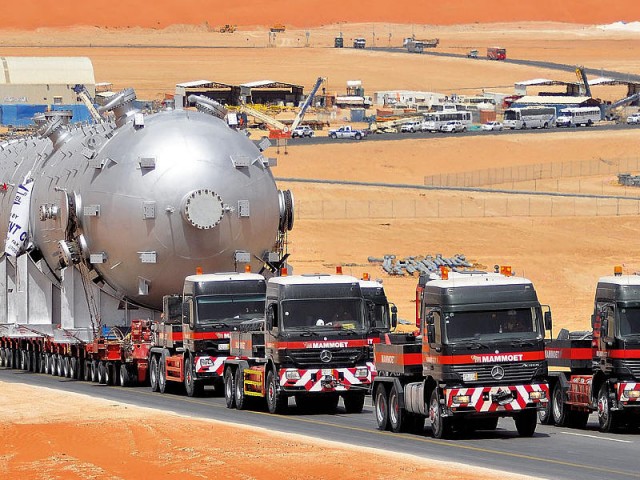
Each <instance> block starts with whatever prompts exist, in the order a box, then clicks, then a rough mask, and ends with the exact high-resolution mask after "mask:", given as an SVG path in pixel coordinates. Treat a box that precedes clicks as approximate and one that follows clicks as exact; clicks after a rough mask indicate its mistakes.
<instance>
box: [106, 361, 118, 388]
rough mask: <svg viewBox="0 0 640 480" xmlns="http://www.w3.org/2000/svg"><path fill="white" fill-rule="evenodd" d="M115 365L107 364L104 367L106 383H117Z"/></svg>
mask: <svg viewBox="0 0 640 480" xmlns="http://www.w3.org/2000/svg"><path fill="white" fill-rule="evenodd" d="M114 370H115V365H114V364H113V362H106V363H105V365H104V383H105V385H113V384H114V383H115V378H114V377H115V371H114Z"/></svg>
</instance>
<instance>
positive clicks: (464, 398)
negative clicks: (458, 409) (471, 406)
mask: <svg viewBox="0 0 640 480" xmlns="http://www.w3.org/2000/svg"><path fill="white" fill-rule="evenodd" d="M469 400H471V398H470V397H469V395H455V396H454V397H453V403H457V404H461V403H469Z"/></svg>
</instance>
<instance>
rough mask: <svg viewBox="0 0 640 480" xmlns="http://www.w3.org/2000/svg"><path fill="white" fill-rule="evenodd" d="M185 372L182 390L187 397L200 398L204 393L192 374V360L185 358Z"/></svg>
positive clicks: (200, 383) (202, 386)
mask: <svg viewBox="0 0 640 480" xmlns="http://www.w3.org/2000/svg"><path fill="white" fill-rule="evenodd" d="M184 363H185V364H186V365H185V367H186V368H185V371H184V389H185V390H186V391H187V396H189V397H201V396H202V394H203V393H204V385H203V384H202V382H199V381H197V380H196V379H195V376H194V374H193V358H191V357H187V358H185V362H184Z"/></svg>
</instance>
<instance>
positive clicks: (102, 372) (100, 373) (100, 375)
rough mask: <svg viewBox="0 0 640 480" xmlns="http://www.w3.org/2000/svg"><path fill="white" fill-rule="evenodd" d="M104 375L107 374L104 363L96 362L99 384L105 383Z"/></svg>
mask: <svg viewBox="0 0 640 480" xmlns="http://www.w3.org/2000/svg"><path fill="white" fill-rule="evenodd" d="M106 376H107V369H106V367H105V365H104V362H98V383H99V384H100V385H106V384H107V381H106Z"/></svg>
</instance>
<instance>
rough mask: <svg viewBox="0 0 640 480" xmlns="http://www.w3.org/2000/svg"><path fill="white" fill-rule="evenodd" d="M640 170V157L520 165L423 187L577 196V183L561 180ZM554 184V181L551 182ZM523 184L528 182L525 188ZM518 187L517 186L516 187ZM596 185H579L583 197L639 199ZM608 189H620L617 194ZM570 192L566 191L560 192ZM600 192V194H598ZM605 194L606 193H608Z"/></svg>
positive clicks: (434, 180) (433, 179)
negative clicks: (488, 187)
mask: <svg viewBox="0 0 640 480" xmlns="http://www.w3.org/2000/svg"><path fill="white" fill-rule="evenodd" d="M639 170H640V156H639V157H633V158H631V157H629V158H617V159H595V160H585V161H580V162H553V163H538V164H530V165H519V166H512V167H504V168H488V169H485V170H474V171H470V172H460V173H443V174H439V175H430V176H426V177H424V184H425V185H427V186H438V187H444V186H446V187H487V186H492V187H499V188H502V189H505V188H507V189H517V190H529V189H531V190H535V191H555V192H557V191H567V192H576V184H575V182H560V181H559V180H560V179H568V178H575V177H594V176H602V175H616V174H619V173H628V172H637V171H639ZM548 180H553V181H548ZM523 182H528V183H527V184H526V185H522V183H523ZM516 184H517V185H516ZM592 184H593V182H586V181H580V182H579V183H578V188H579V189H580V188H584V190H578V191H579V192H581V193H605V194H615V195H628V196H640V188H634V187H622V186H618V185H615V184H612V183H611V182H608V184H607V183H606V182H601V183H600V184H599V185H596V186H595V191H593V190H594V187H593V185H592ZM609 187H611V188H617V190H616V193H611V192H609ZM561 188H567V190H564V189H561ZM598 188H600V189H601V191H597V190H598ZM605 190H606V191H605Z"/></svg>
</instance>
